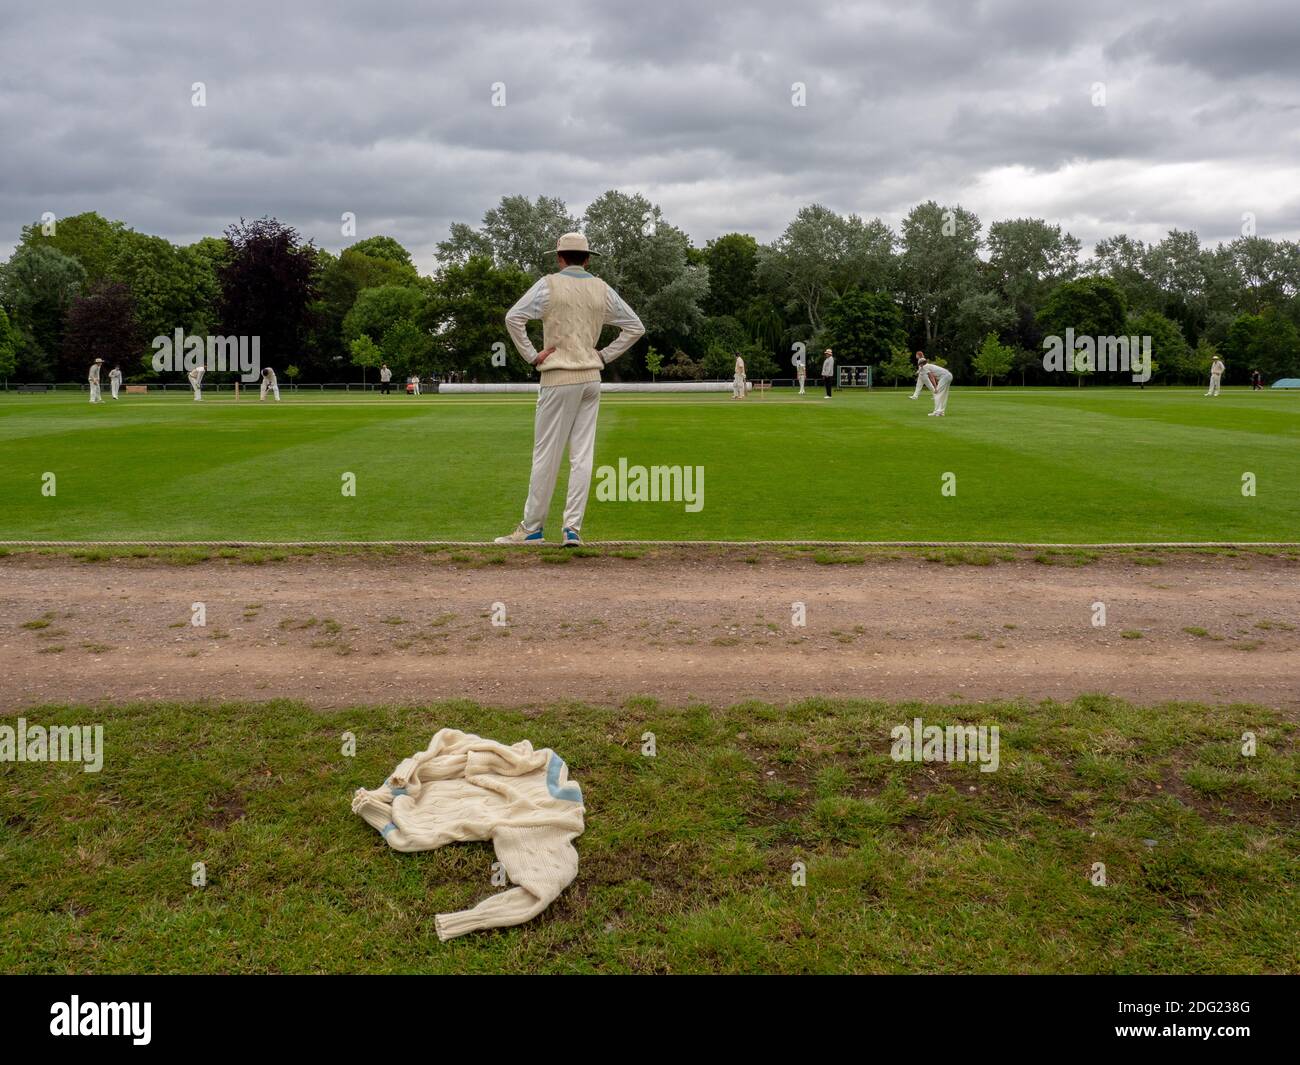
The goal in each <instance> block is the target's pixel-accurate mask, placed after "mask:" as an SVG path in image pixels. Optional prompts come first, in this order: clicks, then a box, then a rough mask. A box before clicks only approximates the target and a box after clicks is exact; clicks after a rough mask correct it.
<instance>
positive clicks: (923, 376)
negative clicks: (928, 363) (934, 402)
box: [912, 366, 930, 399]
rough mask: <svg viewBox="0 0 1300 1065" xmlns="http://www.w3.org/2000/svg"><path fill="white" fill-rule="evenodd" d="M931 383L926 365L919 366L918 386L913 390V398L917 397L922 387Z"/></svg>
mask: <svg viewBox="0 0 1300 1065" xmlns="http://www.w3.org/2000/svg"><path fill="white" fill-rule="evenodd" d="M929 384H930V375H929V374H928V373H926V368H925V367H924V366H922V367H920V368H918V369H917V371H916V388H915V389H914V390H913V392H912V398H913V399H916V397H917V396H919V395H920V394H921V389H922V388H923V387H925V386H926V385H929Z"/></svg>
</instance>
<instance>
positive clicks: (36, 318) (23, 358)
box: [0, 244, 86, 377]
mask: <svg viewBox="0 0 1300 1065" xmlns="http://www.w3.org/2000/svg"><path fill="white" fill-rule="evenodd" d="M85 280H86V270H85V267H83V266H82V265H81V263H79V262H78V261H77V260H76V259H74V258H73V257H72V256H70V255H65V254H64V253H63V252H61V251H59V250H58V249H57V248H51V247H48V246H46V245H43V244H34V245H32V244H25V245H20V246H19V247H18V248H17V249H16V250H15V251H14V253H13V255H12V256H10V259H9V261H8V262H7V263H6V264H5V265H4V267H3V268H0V303H3V304H4V306H5V307H7V308H8V309H9V311H10V312H11V314H12V317H11V322H12V324H14V325H15V326H16V327H17V328H18V329H19V330H20V331H21V334H22V335H21V337H20V339H19V341H18V344H17V347H18V351H19V359H20V365H21V366H22V367H23V369H24V370H25V372H27V373H28V374H30V375H31V376H33V377H39V376H42V375H44V374H48V373H51V372H53V370H54V359H55V357H56V356H57V354H58V352H59V350H60V348H61V346H62V342H63V323H64V316H65V314H66V313H67V309H68V307H69V306H70V305H71V303H72V301H73V299H74V298H75V297H76V295H77V293H78V292H80V291H81V288H82V285H83V284H85Z"/></svg>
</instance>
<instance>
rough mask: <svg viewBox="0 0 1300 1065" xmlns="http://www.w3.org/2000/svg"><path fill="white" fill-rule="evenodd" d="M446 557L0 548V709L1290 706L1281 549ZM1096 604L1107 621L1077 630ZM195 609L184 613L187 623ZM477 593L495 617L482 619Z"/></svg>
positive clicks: (1293, 579)
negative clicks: (446, 703) (463, 701)
mask: <svg viewBox="0 0 1300 1065" xmlns="http://www.w3.org/2000/svg"><path fill="white" fill-rule="evenodd" d="M465 557H467V558H470V561H465V562H447V561H432V560H431V559H430V558H429V556H427V555H423V554H421V553H419V552H410V553H405V554H399V555H396V556H390V557H383V558H374V557H359V558H334V557H310V558H290V559H288V560H287V561H283V562H272V563H269V564H265V565H260V566H250V565H244V564H241V563H239V562H234V561H211V562H205V563H201V564H199V565H190V566H180V565H166V564H162V563H159V562H155V561H149V560H128V559H119V560H113V561H104V562H89V563H88V562H79V561H76V560H73V559H70V558H66V557H60V556H38V555H14V556H10V557H8V558H3V559H0V656H2V660H3V672H2V673H0V711H2V712H5V713H13V712H15V711H17V710H21V709H24V708H26V707H29V706H32V705H36V704H41V703H52V702H66V701H75V702H91V703H93V702H99V701H116V702H120V701H124V700H131V699H150V700H152V699H183V700H196V699H203V698H211V699H270V698H280V697H286V698H295V699H303V700H305V701H308V702H310V703H312V704H313V705H318V706H322V707H326V706H338V705H345V704H351V703H361V702H365V703H380V702H394V703H412V702H428V701H431V700H436V699H445V698H462V697H463V698H472V699H477V700H482V701H485V702H489V703H493V704H501V705H540V704H543V703H546V702H553V701H556V700H564V699H580V700H585V701H592V702H604V703H609V702H620V701H622V700H623V699H624V698H626V697H628V696H630V695H650V696H655V697H658V698H660V699H662V700H664V701H666V702H669V703H674V704H680V703H686V702H690V701H694V700H703V701H707V702H721V703H730V702H734V701H738V700H741V699H745V698H757V699H764V700H772V701H786V700H790V699H797V698H802V697H805V696H810V695H833V696H848V697H858V698H878V699H890V700H895V699H925V700H940V701H951V700H953V699H967V700H978V699H989V698H1000V697H1016V696H1027V697H1029V698H1035V699H1036V698H1042V697H1056V698H1070V697H1073V696H1075V695H1077V694H1079V693H1080V692H1098V691H1100V692H1107V693H1111V694H1115V695H1120V696H1123V697H1126V698H1130V699H1133V700H1137V701H1144V702H1149V701H1158V700H1163V699H1198V700H1205V701H1210V702H1232V701H1250V702H1259V703H1264V704H1266V705H1270V706H1275V707H1280V708H1288V709H1300V564H1297V563H1296V562H1294V561H1287V560H1285V559H1273V558H1267V557H1261V556H1242V557H1238V558H1229V557H1214V556H1187V555H1169V556H1167V557H1164V559H1163V561H1162V562H1161V564H1159V565H1151V564H1149V561H1148V564H1145V565H1142V564H1138V563H1136V562H1135V561H1134V560H1133V559H1132V558H1119V557H1117V558H1114V559H1104V560H1102V561H1099V562H1095V563H1092V564H1089V565H1084V566H1079V567H1075V568H1067V567H1063V566H1045V565H1040V564H1036V563H1034V562H1033V561H1029V560H1024V561H1016V562H1002V563H999V564H997V565H993V566H969V565H961V566H943V565H938V564H935V563H929V562H925V561H922V560H919V559H911V558H907V559H902V560H895V561H875V560H871V561H868V562H867V563H865V564H861V565H818V564H816V563H814V562H811V561H808V560H796V559H790V558H786V557H782V556H780V555H779V554H766V555H764V554H755V553H754V552H748V551H737V552H733V553H716V552H715V553H712V554H711V555H709V556H708V557H700V556H699V554H698V553H692V552H690V551H681V552H678V553H676V554H672V553H669V554H667V555H666V556H664V557H658V556H655V557H646V558H640V559H620V558H615V557H605V558H574V559H571V560H569V561H568V563H567V564H561V565H552V564H545V563H544V561H543V560H542V559H539V558H531V559H526V560H525V559H520V560H518V561H516V560H515V558H514V557H513V556H512V557H511V558H510V559H509V560H508V561H506V562H505V563H504V564H484V563H483V562H482V561H481V560H474V559H473V558H472V557H471V556H465ZM1097 602H1101V603H1104V604H1105V606H1106V612H1107V617H1106V621H1107V624H1106V625H1105V627H1094V626H1093V624H1092V619H1093V604H1094V603H1097ZM194 603H203V604H204V605H205V609H206V626H204V627H195V626H193V625H191V624H190V620H191V616H192V610H191V605H192V604H194ZM494 603H500V604H503V609H504V614H505V618H506V621H507V624H505V625H504V626H496V625H493V624H492V620H493V619H492V616H491V615H492V611H493V604H494ZM795 603H803V604H804V605H805V609H806V614H807V618H806V620H807V624H806V626H804V627H799V626H796V625H794V624H793V617H792V615H793V611H794V609H795V608H794V607H792V604H795ZM1189 630H1190V631H1189ZM1125 634H1127V635H1125Z"/></svg>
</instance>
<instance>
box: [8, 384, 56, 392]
mask: <svg viewBox="0 0 1300 1065" xmlns="http://www.w3.org/2000/svg"><path fill="white" fill-rule="evenodd" d="M52 387H53V385H19V386H18V388H17V391H19V392H48V391H49V390H50V389H51V388H52Z"/></svg>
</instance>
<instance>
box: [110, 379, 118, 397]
mask: <svg viewBox="0 0 1300 1065" xmlns="http://www.w3.org/2000/svg"><path fill="white" fill-rule="evenodd" d="M108 387H109V388H110V389H112V392H113V398H114V399H117V390H118V387H119V386H118V383H117V382H116V381H109V382H108Z"/></svg>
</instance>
